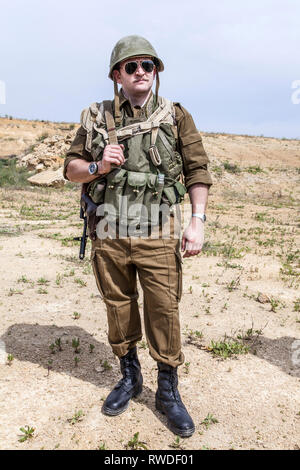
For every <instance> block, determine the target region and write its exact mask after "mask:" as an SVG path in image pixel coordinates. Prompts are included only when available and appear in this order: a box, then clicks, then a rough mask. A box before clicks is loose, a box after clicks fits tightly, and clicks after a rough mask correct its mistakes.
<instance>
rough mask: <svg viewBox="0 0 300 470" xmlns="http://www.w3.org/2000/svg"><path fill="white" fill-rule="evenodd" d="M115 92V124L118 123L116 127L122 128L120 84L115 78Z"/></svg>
mask: <svg viewBox="0 0 300 470" xmlns="http://www.w3.org/2000/svg"><path fill="white" fill-rule="evenodd" d="M114 92H115V122H116V126H120V124H121V112H120V98H119V90H118V84H117V81H116V79H115V78H114Z"/></svg>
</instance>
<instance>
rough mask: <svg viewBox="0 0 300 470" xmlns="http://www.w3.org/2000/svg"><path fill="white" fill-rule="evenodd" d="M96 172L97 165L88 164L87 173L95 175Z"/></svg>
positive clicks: (93, 163)
mask: <svg viewBox="0 0 300 470" xmlns="http://www.w3.org/2000/svg"><path fill="white" fill-rule="evenodd" d="M97 171H98V165H97V163H95V162H92V163H90V164H89V173H90V175H95V174H96V173H97Z"/></svg>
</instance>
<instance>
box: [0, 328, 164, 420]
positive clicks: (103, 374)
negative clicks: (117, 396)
mask: <svg viewBox="0 0 300 470" xmlns="http://www.w3.org/2000/svg"><path fill="white" fill-rule="evenodd" d="M58 338H60V340H61V349H62V350H61V351H59V347H58V346H57V345H56V344H55V341H56V340H57V339H58ZM77 338H79V341H80V345H79V350H80V352H79V353H78V354H75V352H74V348H73V347H72V340H73V339H77ZM0 339H1V340H2V341H4V343H5V347H6V353H7V354H12V355H13V357H14V358H16V359H18V360H19V361H27V362H32V363H34V364H38V365H40V366H41V367H43V368H44V369H45V371H46V373H45V377H47V375H48V374H51V373H52V372H53V371H55V372H59V373H65V374H68V375H71V376H73V377H75V378H77V379H80V380H83V381H86V382H90V383H92V384H93V385H96V386H99V387H100V386H101V387H107V388H108V389H109V390H111V389H112V388H113V386H114V385H115V384H116V383H117V381H118V380H119V379H120V378H121V374H120V371H119V361H118V360H117V359H116V358H115V356H114V355H113V353H112V351H111V348H110V347H109V346H107V345H106V344H104V343H102V342H99V341H97V340H96V339H95V338H94V337H93V336H92V335H91V334H89V333H87V332H86V331H85V330H83V329H82V328H80V327H76V326H64V327H58V326H55V325H38V324H36V325H31V324H26V323H21V324H15V325H12V326H11V327H10V328H9V329H8V330H7V331H6V333H5V334H4V335H2V337H1V338H0ZM51 344H54V345H55V347H54V348H53V349H54V351H55V353H54V354H53V353H51V349H50V345H51ZM91 344H92V345H93V346H94V349H93V352H92V353H91V352H90V345H91ZM75 356H77V357H78V358H79V362H78V365H75V359H74V358H75ZM104 361H107V363H108V364H109V365H111V366H112V367H111V368H103V367H102V366H101V364H103V362H104ZM134 400H135V399H134ZM135 401H137V402H138V403H141V404H143V405H145V406H147V407H148V408H149V409H150V410H151V411H152V412H153V413H154V414H155V416H156V417H157V418H158V419H159V420H160V421H161V422H162V423H163V424H164V425H165V426H166V423H167V421H166V418H165V417H164V416H162V415H161V414H160V413H159V412H158V411H156V409H155V392H154V391H153V390H151V389H150V388H149V387H147V386H143V393H142V395H141V396H139V398H137V399H136V400H135Z"/></svg>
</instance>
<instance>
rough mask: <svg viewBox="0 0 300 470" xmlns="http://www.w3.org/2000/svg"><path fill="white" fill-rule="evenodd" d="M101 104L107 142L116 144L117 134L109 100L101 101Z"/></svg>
mask: <svg viewBox="0 0 300 470" xmlns="http://www.w3.org/2000/svg"><path fill="white" fill-rule="evenodd" d="M103 106H104V114H105V121H106V127H107V134H108V142H109V144H110V145H118V136H117V131H116V124H115V120H114V116H113V110H112V105H111V101H109V100H107V101H103Z"/></svg>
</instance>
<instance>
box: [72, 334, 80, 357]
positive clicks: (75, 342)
mask: <svg viewBox="0 0 300 470" xmlns="http://www.w3.org/2000/svg"><path fill="white" fill-rule="evenodd" d="M79 346H80V339H79V338H73V339H72V348H74V353H75V354H79V353H80V349H79Z"/></svg>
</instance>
